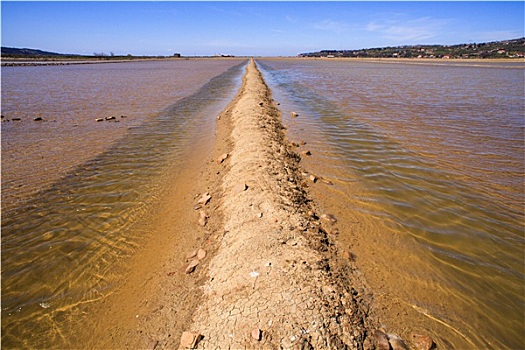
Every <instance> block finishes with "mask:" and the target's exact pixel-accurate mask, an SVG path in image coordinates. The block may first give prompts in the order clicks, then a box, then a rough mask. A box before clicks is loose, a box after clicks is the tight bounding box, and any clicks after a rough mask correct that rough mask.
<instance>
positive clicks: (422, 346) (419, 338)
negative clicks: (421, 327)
mask: <svg viewBox="0 0 525 350" xmlns="http://www.w3.org/2000/svg"><path fill="white" fill-rule="evenodd" d="M410 337H411V338H412V344H413V345H414V346H415V348H416V349H417V350H430V349H432V347H433V346H434V341H433V340H432V338H430V337H429V336H428V335H421V334H412V335H411V336H410Z"/></svg>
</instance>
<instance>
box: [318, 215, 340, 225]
mask: <svg viewBox="0 0 525 350" xmlns="http://www.w3.org/2000/svg"><path fill="white" fill-rule="evenodd" d="M321 219H323V220H325V221H328V222H329V223H331V224H335V223H336V222H337V219H336V218H335V216H333V215H332V214H323V215H321Z"/></svg>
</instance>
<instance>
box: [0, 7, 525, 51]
mask: <svg viewBox="0 0 525 350" xmlns="http://www.w3.org/2000/svg"><path fill="white" fill-rule="evenodd" d="M1 11H2V34H1V39H2V46H9V47H19V48H22V47H24V48H34V49H41V50H45V51H54V52H60V53H76V54H87V55H91V54H93V53H94V52H104V53H106V54H109V53H110V52H113V53H115V54H117V55H120V54H123V55H126V54H132V55H171V54H173V53H176V52H177V53H181V54H182V55H188V56H189V55H213V54H217V53H220V54H233V55H251V56H259V55H268V56H279V55H283V56H290V55H296V54H297V53H301V52H311V51H319V50H323V49H361V48H372V47H382V46H397V45H410V44H447V45H448V44H461V43H471V42H486V41H496V40H506V39H516V38H520V37H523V36H525V34H524V2H523V1H512V2H476V1H469V2H452V1H447V2H430V1H423V2H418V1H407V2H396V1H387V2H379V1H365V2H353V1H348V2H343V1H339V2H301V1H292V2H277V1H272V2H256V1H249V2H222V1H213V2H179V1H173V2H168V1H158V2H152V1H144V2H139V1H137V2H119V1H114V2H96V1H93V2H75V1H73V2H61V1H59V2H18V1H2V2H1Z"/></svg>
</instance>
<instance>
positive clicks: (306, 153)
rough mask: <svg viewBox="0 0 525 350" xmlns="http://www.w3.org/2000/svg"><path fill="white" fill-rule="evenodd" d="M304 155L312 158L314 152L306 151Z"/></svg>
mask: <svg viewBox="0 0 525 350" xmlns="http://www.w3.org/2000/svg"><path fill="white" fill-rule="evenodd" d="M303 154H304V155H305V156H311V155H312V152H310V151H304V152H303Z"/></svg>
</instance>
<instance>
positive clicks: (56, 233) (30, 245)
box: [2, 61, 245, 348]
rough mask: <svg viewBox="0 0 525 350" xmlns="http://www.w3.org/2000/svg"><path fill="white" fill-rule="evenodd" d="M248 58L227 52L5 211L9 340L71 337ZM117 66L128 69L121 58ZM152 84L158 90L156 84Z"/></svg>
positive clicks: (111, 281) (207, 130)
mask: <svg viewBox="0 0 525 350" xmlns="http://www.w3.org/2000/svg"><path fill="white" fill-rule="evenodd" d="M244 64H245V63H244V62H243V61H232V62H228V65H229V66H230V67H231V68H229V69H227V70H226V71H225V72H224V73H222V74H220V75H218V76H216V77H215V78H213V79H211V80H210V81H209V82H208V83H206V84H205V85H203V86H202V87H201V88H200V89H199V90H198V91H196V92H195V93H194V94H193V95H190V96H188V97H186V98H183V99H181V100H179V101H178V102H176V103H175V104H173V105H172V106H170V107H168V108H166V109H164V110H163V111H160V112H158V113H157V114H156V115H155V116H153V117H152V118H149V119H148V120H147V121H143V122H142V123H135V125H134V126H131V127H129V128H127V130H126V134H125V136H124V137H122V138H121V139H119V140H118V141H116V142H115V143H113V144H110V145H106V150H105V151H104V152H103V153H100V154H98V155H96V156H95V157H93V158H91V159H89V160H88V161H86V162H84V163H82V164H79V165H77V166H75V167H73V168H72V170H70V171H68V172H67V174H66V175H64V176H63V177H61V178H60V179H59V180H57V181H55V182H54V183H53V184H52V186H50V187H49V188H44V189H42V190H40V191H39V192H37V193H36V194H34V195H33V196H32V198H30V199H28V200H26V201H24V202H23V204H22V205H19V206H17V207H15V208H12V209H11V210H9V211H8V212H7V213H6V212H3V214H2V345H3V347H5V348H12V347H22V348H51V347H65V348H67V347H68V343H69V341H68V339H62V338H61V334H62V333H63V332H62V331H63V330H64V329H63V327H67V320H68V319H70V318H71V315H72V314H76V315H80V314H82V304H85V303H89V302H92V301H96V300H97V299H100V298H101V297H102V296H103V295H105V294H107V293H109V292H110V291H111V290H112V288H114V287H115V284H116V283H118V281H119V274H120V273H121V272H122V269H123V268H124V264H123V262H124V260H122V259H121V258H123V257H126V256H129V255H130V254H131V253H133V251H134V250H135V249H137V246H138V242H140V240H141V239H142V237H141V235H143V233H142V232H135V231H136V230H133V224H134V223H136V222H137V219H138V218H140V217H141V216H143V215H144V214H145V212H146V211H147V210H148V209H149V208H150V207H151V206H152V205H153V203H154V202H155V199H156V198H157V197H158V196H159V195H160V193H161V192H162V188H163V183H164V184H165V183H166V182H167V181H170V180H171V179H172V176H173V173H174V171H175V170H176V169H177V168H178V167H180V166H181V165H182V164H184V154H185V150H187V149H188V148H189V147H191V143H192V142H204V139H205V138H209V135H210V134H211V133H212V130H213V125H214V120H215V116H216V115H218V113H219V112H220V111H221V110H222V109H223V108H224V107H225V106H226V104H227V103H228V102H229V101H230V100H231V98H232V97H233V94H234V93H235V91H236V87H238V86H239V84H240V77H241V75H242V72H243V71H242V67H243V66H244ZM161 65H162V63H161ZM197 66H198V64H197ZM106 67H107V65H104V68H106ZM90 68H91V67H90ZM116 68H117V69H118V68H123V69H124V73H123V74H125V67H124V65H123V64H119V65H118V66H117V67H116ZM216 68H217V67H216ZM44 69H45V68H44ZM91 69H95V68H91ZM152 69H155V66H153V67H152ZM145 72H148V71H147V70H146V71H145ZM145 72H143V73H145ZM116 75H117V76H118V74H116ZM88 76H89V75H87V76H85V77H88ZM146 88H148V89H149V87H147V86H144V89H146ZM147 91H148V94H149V96H150V97H151V98H152V100H155V97H154V95H155V94H156V88H153V89H149V90H147ZM142 92H143V93H145V90H142ZM142 98H143V99H145V100H146V99H147V97H146V96H144V97H142ZM164 103H165V102H164ZM155 106H157V105H156V104H153V106H150V107H149V108H156V107H155ZM79 123H82V121H79ZM52 136H53V137H60V135H52ZM77 137H81V135H77ZM85 141H86V142H87V141H90V142H91V141H93V140H85ZM84 147H88V144H84ZM61 161H62V162H63V161H64V159H61ZM35 171H38V169H35ZM171 181H172V180H171ZM69 333H73V334H74V332H71V331H69Z"/></svg>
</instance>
